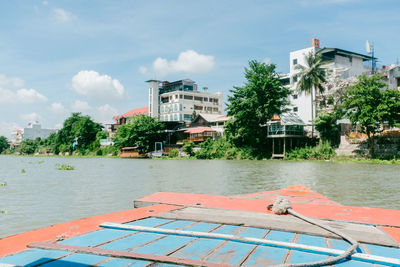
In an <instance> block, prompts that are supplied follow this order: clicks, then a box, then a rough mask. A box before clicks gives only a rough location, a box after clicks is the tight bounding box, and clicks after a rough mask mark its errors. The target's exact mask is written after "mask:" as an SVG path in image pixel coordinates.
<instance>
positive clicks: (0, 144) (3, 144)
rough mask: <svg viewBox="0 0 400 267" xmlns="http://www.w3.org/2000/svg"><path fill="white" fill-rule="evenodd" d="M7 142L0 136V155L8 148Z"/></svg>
mask: <svg viewBox="0 0 400 267" xmlns="http://www.w3.org/2000/svg"><path fill="white" fill-rule="evenodd" d="M9 147H10V145H9V144H8V140H7V138H6V137H5V136H0V154H1V153H2V152H3V151H5V150H6V149H7V148H9Z"/></svg>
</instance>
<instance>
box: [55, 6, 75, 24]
mask: <svg viewBox="0 0 400 267" xmlns="http://www.w3.org/2000/svg"><path fill="white" fill-rule="evenodd" d="M53 15H54V18H55V19H56V20H57V21H59V22H67V21H69V20H71V18H72V14H71V13H70V12H68V11H66V10H65V9H62V8H53Z"/></svg>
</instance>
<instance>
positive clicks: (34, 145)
mask: <svg viewBox="0 0 400 267" xmlns="http://www.w3.org/2000/svg"><path fill="white" fill-rule="evenodd" d="M38 147H39V140H30V139H27V140H24V141H22V142H21V144H19V146H18V148H17V151H19V152H20V153H21V154H33V153H35V152H36V151H37V149H38Z"/></svg>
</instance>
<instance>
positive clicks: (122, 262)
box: [98, 259, 149, 267]
mask: <svg viewBox="0 0 400 267" xmlns="http://www.w3.org/2000/svg"><path fill="white" fill-rule="evenodd" d="M147 264H149V262H148V261H140V260H130V259H113V260H111V261H108V262H106V263H103V264H100V265H98V266H101V267H123V266H134V267H142V266H146V265H147Z"/></svg>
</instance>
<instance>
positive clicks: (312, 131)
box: [311, 87, 314, 138]
mask: <svg viewBox="0 0 400 267" xmlns="http://www.w3.org/2000/svg"><path fill="white" fill-rule="evenodd" d="M311 138H314V87H311Z"/></svg>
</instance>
